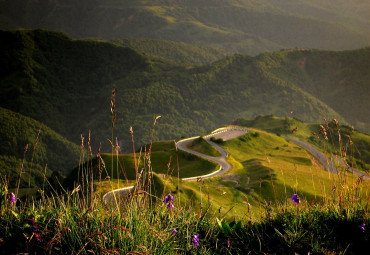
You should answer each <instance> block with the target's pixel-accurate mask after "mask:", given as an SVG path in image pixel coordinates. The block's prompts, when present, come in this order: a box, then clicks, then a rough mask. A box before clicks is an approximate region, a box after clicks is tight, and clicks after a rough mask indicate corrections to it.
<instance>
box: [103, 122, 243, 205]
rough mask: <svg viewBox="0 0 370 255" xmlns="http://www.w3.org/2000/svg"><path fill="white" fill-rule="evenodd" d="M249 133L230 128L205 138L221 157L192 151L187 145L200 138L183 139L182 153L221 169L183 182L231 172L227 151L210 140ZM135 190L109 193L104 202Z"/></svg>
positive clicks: (240, 129)
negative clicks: (217, 165) (216, 165)
mask: <svg viewBox="0 0 370 255" xmlns="http://www.w3.org/2000/svg"><path fill="white" fill-rule="evenodd" d="M247 132H248V131H247V129H245V128H236V127H230V128H220V129H216V130H215V131H213V132H212V133H211V134H209V135H207V136H204V137H203V138H204V139H205V140H206V141H207V142H208V143H209V144H210V145H211V146H213V147H214V148H215V149H216V150H218V151H219V152H220V153H221V156H219V157H212V156H208V155H205V154H202V153H199V152H196V151H193V150H191V149H189V148H187V147H186V145H187V144H188V143H190V142H192V141H194V140H195V139H197V138H198V137H199V136H197V137H191V138H187V139H183V140H181V141H178V142H177V143H176V144H177V148H178V149H180V150H182V151H185V152H188V153H191V154H194V155H196V156H198V157H202V158H205V159H208V160H210V161H212V162H215V163H217V164H219V165H220V168H219V169H218V170H217V171H215V172H213V173H210V174H206V175H201V176H194V177H189V178H183V179H182V180H183V181H196V180H198V179H199V178H201V179H207V178H211V177H215V176H217V175H221V174H224V173H226V172H228V171H230V170H231V168H232V166H231V165H230V164H229V162H227V160H226V158H227V151H226V150H224V149H223V148H222V147H220V146H219V145H218V144H216V143H214V142H212V141H211V140H210V139H211V137H215V138H222V139H223V140H224V141H227V140H230V139H233V138H235V137H238V136H241V135H243V134H245V133H247ZM133 188H134V186H130V187H125V188H121V189H116V190H112V191H109V192H108V193H106V194H105V195H104V196H103V200H104V201H105V202H108V201H111V200H113V199H114V197H113V193H114V194H115V195H116V198H117V197H122V196H125V195H127V194H129V193H130V192H131V191H132V190H133Z"/></svg>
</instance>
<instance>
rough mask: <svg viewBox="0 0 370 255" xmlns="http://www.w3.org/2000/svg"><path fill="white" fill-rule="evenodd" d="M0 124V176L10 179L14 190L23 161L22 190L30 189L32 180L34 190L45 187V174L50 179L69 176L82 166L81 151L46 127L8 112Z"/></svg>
mask: <svg viewBox="0 0 370 255" xmlns="http://www.w3.org/2000/svg"><path fill="white" fill-rule="evenodd" d="M0 124H1V129H0V140H1V144H0V164H1V166H0V175H1V176H2V177H1V178H4V179H5V178H8V177H9V187H10V188H13V187H15V186H16V184H17V180H18V176H19V172H20V169H21V165H22V160H23V158H24V159H25V163H24V166H23V174H22V180H21V182H20V187H28V182H29V179H30V184H31V187H41V185H42V183H43V179H44V177H43V173H44V172H45V170H47V172H46V175H47V177H48V176H50V174H51V172H52V171H59V172H61V173H62V174H64V175H66V174H68V173H69V172H70V170H72V169H73V168H74V167H75V166H76V165H77V164H78V160H79V154H80V153H79V151H80V149H79V147H78V146H77V145H76V144H73V143H71V142H69V141H68V140H66V139H65V138H64V137H62V136H61V135H60V134H58V133H56V132H54V131H53V130H51V129H50V128H48V127H47V126H45V125H44V124H41V123H40V122H38V121H35V120H33V119H31V118H29V117H25V116H23V115H21V114H18V113H15V112H12V111H10V110H7V109H4V108H0ZM40 129H41V131H40V134H39V135H38V132H39V130H40ZM36 143H37V144H36ZM27 145H28V146H27ZM26 146H27V150H26V152H25V147H26ZM30 173H31V175H30Z"/></svg>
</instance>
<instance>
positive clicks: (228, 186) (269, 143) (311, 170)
mask: <svg viewBox="0 0 370 255" xmlns="http://www.w3.org/2000/svg"><path fill="white" fill-rule="evenodd" d="M222 146H223V147H224V148H225V149H226V150H227V151H228V153H229V158H228V161H229V162H230V163H231V164H232V165H233V169H232V170H231V171H230V172H229V173H227V174H226V175H223V176H220V177H215V178H211V179H206V180H203V181H201V182H182V183H181V196H182V197H183V198H182V199H183V201H184V200H185V199H189V200H190V201H192V203H195V204H196V205H197V206H199V204H200V203H201V204H202V207H203V209H204V208H208V206H210V207H211V211H212V212H213V213H216V214H218V210H219V208H223V209H222V210H221V211H222V213H221V215H223V213H226V212H227V211H228V210H230V209H232V210H231V211H230V212H229V213H227V217H232V216H237V217H242V216H245V215H246V216H248V217H252V218H255V217H257V216H258V217H259V216H260V215H259V213H262V212H263V211H265V209H266V208H265V207H266V206H268V204H269V202H271V203H272V204H273V205H274V204H275V205H276V204H283V203H285V202H286V201H287V199H289V198H290V196H291V195H292V194H293V193H297V194H299V196H301V197H302V198H304V199H306V200H307V201H308V202H311V201H321V200H326V199H328V198H329V197H331V196H333V195H335V194H334V192H333V187H334V186H335V185H338V176H337V175H333V174H331V173H329V172H326V171H324V170H322V169H321V168H320V167H319V166H318V165H317V163H316V162H315V160H314V158H313V157H312V155H310V154H309V153H308V152H307V151H306V150H304V149H303V148H301V147H299V146H297V145H295V144H293V143H290V142H288V141H286V140H285V139H284V138H282V137H279V136H276V135H274V134H269V133H266V132H264V131H261V130H254V129H250V133H248V134H246V135H243V136H241V137H238V138H235V139H233V140H230V141H226V142H225V143H224V144H223V145H222ZM346 178H347V182H348V183H355V182H356V181H357V176H352V175H351V174H347V177H346ZM175 182H176V181H174V183H173V185H174V186H173V188H172V190H171V189H170V188H169V190H171V192H172V193H174V194H177V191H176V185H177V183H175ZM366 188H368V182H367V183H366V182H365V184H364V185H363V186H362V189H361V192H363V193H365V192H366ZM336 195H338V194H336Z"/></svg>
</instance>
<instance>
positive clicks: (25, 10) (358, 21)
mask: <svg viewBox="0 0 370 255" xmlns="http://www.w3.org/2000/svg"><path fill="white" fill-rule="evenodd" d="M369 10H370V4H369V2H368V1H356V2H355V3H354V2H353V1H348V0H336V1H331V0H311V1H291V0H276V1H271V0H252V1H251V0H248V1H247V0H239V1H234V0H196V1H194V0H187V1H172V0H165V1H163V0H150V1H145V0H135V1H132V0H119V1H117V0H104V1H101V0H79V1H74V0H63V1H49V0H38V1H34V0H23V1H14V0H1V1H0V29H5V30H9V29H19V28H27V29H37V28H42V29H49V30H57V31H62V32H66V33H68V34H70V35H72V36H73V37H76V38H86V37H95V38H102V39H113V38H127V37H135V38H151V39H162V40H171V41H179V42H185V43H190V44H194V45H202V46H211V47H216V48H220V49H223V50H225V51H227V52H238V53H244V54H248V55H257V54H259V53H261V52H266V51H272V50H279V49H282V48H293V47H304V48H318V49H326V50H344V49H355V48H360V47H364V46H368V45H370V35H369V33H368V31H369V30H370V22H369V16H370V12H369Z"/></svg>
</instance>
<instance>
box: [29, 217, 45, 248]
mask: <svg viewBox="0 0 370 255" xmlns="http://www.w3.org/2000/svg"><path fill="white" fill-rule="evenodd" d="M27 221H29V222H30V223H31V224H32V232H33V236H34V237H35V238H36V240H37V241H38V242H39V243H41V242H42V241H43V240H42V236H41V233H40V231H39V227H38V226H37V223H36V221H35V220H34V219H28V220H27Z"/></svg>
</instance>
